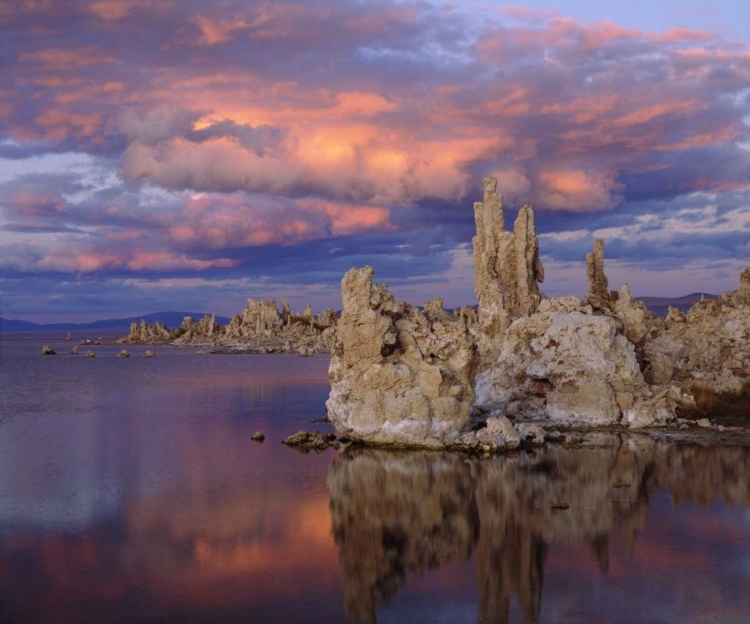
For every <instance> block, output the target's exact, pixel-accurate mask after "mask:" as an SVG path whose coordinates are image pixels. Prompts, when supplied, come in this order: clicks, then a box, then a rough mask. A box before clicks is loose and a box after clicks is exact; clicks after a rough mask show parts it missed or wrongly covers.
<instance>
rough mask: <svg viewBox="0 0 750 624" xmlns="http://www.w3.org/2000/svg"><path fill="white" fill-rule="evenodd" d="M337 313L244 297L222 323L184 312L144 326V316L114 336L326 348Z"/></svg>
mask: <svg viewBox="0 0 750 624" xmlns="http://www.w3.org/2000/svg"><path fill="white" fill-rule="evenodd" d="M337 319H338V315H337V314H336V311H335V310H333V309H330V308H328V309H326V310H324V311H323V312H321V313H320V315H318V317H316V316H315V314H314V312H313V309H312V307H310V306H309V305H308V306H307V308H305V310H304V311H303V312H302V314H295V313H294V312H292V310H291V309H290V307H289V304H288V303H287V302H286V301H285V300H283V299H282V300H281V312H279V310H278V308H277V307H276V303H275V302H274V301H273V300H272V299H267V300H263V301H258V300H256V299H248V300H247V306H246V307H245V309H244V310H243V311H242V314H235V315H234V316H233V317H232V319H231V320H230V321H229V323H227V324H226V325H221V324H220V323H218V322H217V321H216V316H215V315H213V314H212V315H206V316H204V317H203V318H202V319H200V320H199V321H195V320H194V319H193V318H192V317H190V316H186V317H185V318H184V319H183V321H182V325H181V326H180V327H178V328H174V329H171V330H170V329H168V328H167V327H166V326H165V325H164V324H163V323H154V324H153V325H152V326H150V327H149V326H148V324H147V323H146V322H145V321H143V320H142V321H141V323H140V324H137V323H132V324H131V326H130V333H129V334H128V335H127V336H126V337H124V338H122V339H120V340H119V341H118V343H124V344H164V343H169V342H172V343H174V344H176V345H178V346H187V345H201V346H206V345H208V346H212V347H214V348H215V350H214V351H212V352H220V353H224V352H249V353H300V354H303V355H313V354H315V353H324V352H327V351H329V350H330V347H331V345H332V344H333V336H334V333H335V330H336V321H337Z"/></svg>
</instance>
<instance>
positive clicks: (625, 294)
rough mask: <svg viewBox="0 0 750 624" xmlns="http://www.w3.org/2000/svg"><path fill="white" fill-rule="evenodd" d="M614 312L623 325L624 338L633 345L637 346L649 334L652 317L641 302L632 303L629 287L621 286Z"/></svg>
mask: <svg viewBox="0 0 750 624" xmlns="http://www.w3.org/2000/svg"><path fill="white" fill-rule="evenodd" d="M614 312H615V314H616V315H617V317H618V318H619V319H620V320H621V321H622V322H623V324H624V325H625V336H627V339H628V340H630V342H632V343H633V344H639V343H640V342H641V341H642V340H643V339H644V338H645V337H646V335H647V334H648V333H649V329H650V327H651V326H652V325H653V316H652V315H651V313H650V312H649V310H648V308H647V307H646V306H645V305H644V304H643V302H642V301H634V300H633V296H632V295H631V294H630V286H628V285H627V284H623V285H622V288H621V289H620V293H619V296H618V297H617V301H615V303H614Z"/></svg>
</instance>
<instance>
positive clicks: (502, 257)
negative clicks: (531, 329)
mask: <svg viewBox="0 0 750 624" xmlns="http://www.w3.org/2000/svg"><path fill="white" fill-rule="evenodd" d="M474 219H475V222H476V228H477V234H476V236H475V237H474V239H473V244H474V265H475V271H476V293H477V299H478V301H479V326H480V328H481V331H482V332H483V334H484V336H485V337H486V343H487V344H486V346H487V347H488V349H487V351H488V353H487V357H488V358H489V357H492V355H493V349H492V348H491V341H492V339H493V338H495V337H496V336H499V335H500V334H502V333H503V332H504V331H505V330H506V329H507V328H508V327H509V326H510V324H511V323H512V322H513V320H514V319H516V318H518V317H520V316H528V315H529V314H532V313H534V312H535V311H536V309H537V306H538V305H539V301H540V299H541V296H540V294H539V283H540V282H543V281H544V266H543V265H542V262H541V260H540V259H539V241H538V239H537V236H536V223H535V221H534V209H533V208H532V207H531V206H529V205H526V206H524V207H523V208H521V210H520V211H519V212H518V217H517V218H516V221H515V224H514V226H513V232H508V231H506V230H505V216H504V214H503V200H502V197H501V196H499V195H498V194H497V181H496V180H495V179H494V178H485V180H484V200H483V201H481V202H476V203H475V204H474ZM484 346H485V345H483V347H484Z"/></svg>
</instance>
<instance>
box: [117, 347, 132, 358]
mask: <svg viewBox="0 0 750 624" xmlns="http://www.w3.org/2000/svg"><path fill="white" fill-rule="evenodd" d="M117 357H119V358H126V357H130V351H127V350H126V349H123V350H122V351H120V352H119V353H118V354H117Z"/></svg>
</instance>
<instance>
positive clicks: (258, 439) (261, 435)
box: [250, 431, 266, 442]
mask: <svg viewBox="0 0 750 624" xmlns="http://www.w3.org/2000/svg"><path fill="white" fill-rule="evenodd" d="M250 439H251V440H252V441H253V442H263V440H265V439H266V436H265V434H264V433H263V432H262V431H256V432H255V433H254V434H253V435H252V436H250Z"/></svg>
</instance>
